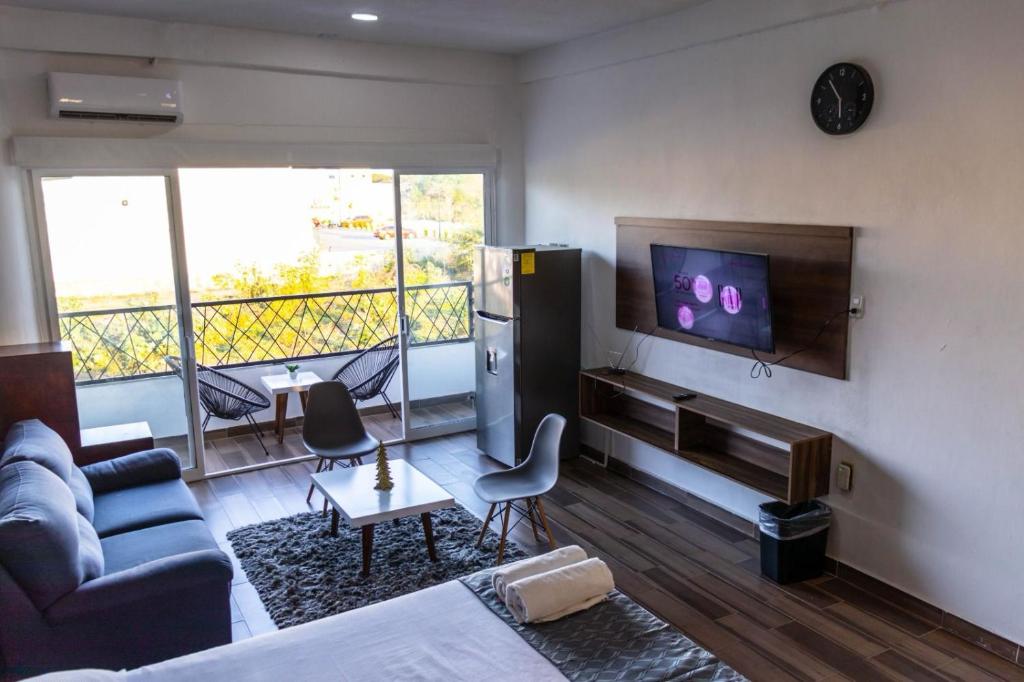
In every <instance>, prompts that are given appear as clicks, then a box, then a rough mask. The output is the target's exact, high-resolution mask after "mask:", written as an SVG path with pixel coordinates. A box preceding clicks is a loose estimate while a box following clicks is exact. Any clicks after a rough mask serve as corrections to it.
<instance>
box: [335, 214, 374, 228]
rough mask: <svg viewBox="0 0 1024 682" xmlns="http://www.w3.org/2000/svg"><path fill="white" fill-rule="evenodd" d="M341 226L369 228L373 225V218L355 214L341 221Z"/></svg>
mask: <svg viewBox="0 0 1024 682" xmlns="http://www.w3.org/2000/svg"><path fill="white" fill-rule="evenodd" d="M341 227H355V228H359V229H364V230H367V229H370V228H371V227H373V218H372V217H370V216H368V215H357V216H355V217H352V218H346V219H345V220H342V221H341Z"/></svg>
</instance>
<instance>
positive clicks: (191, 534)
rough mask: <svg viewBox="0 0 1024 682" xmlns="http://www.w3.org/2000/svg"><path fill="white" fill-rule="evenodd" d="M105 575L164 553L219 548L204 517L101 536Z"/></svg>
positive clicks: (166, 555) (182, 552) (134, 565)
mask: <svg viewBox="0 0 1024 682" xmlns="http://www.w3.org/2000/svg"><path fill="white" fill-rule="evenodd" d="M100 544H101V545H102V546H103V560H104V563H105V564H106V575H110V574H111V573H117V572H118V571H126V570H128V569H129V568H134V567H136V566H140V565H142V564H145V563H148V562H150V561H156V560H157V559H163V558H165V557H170V556H175V555H178V554H185V553H186V552H198V551H200V550H204V549H219V548H218V547H217V542H216V540H214V539H213V536H212V535H211V534H210V530H209V528H207V527H206V523H205V522H204V521H179V522H177V523H165V524H163V525H160V526H153V527H152V528H143V529H141V530H133V531H130V532H128V533H118V534H117V535H111V536H110V537H107V538H103V539H101V540H100Z"/></svg>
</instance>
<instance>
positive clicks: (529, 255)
mask: <svg viewBox="0 0 1024 682" xmlns="http://www.w3.org/2000/svg"><path fill="white" fill-rule="evenodd" d="M535 255H536V254H535V253H534V252H533V251H527V252H525V253H524V254H523V258H522V267H521V268H520V269H519V272H520V274H523V275H532V274H533V273H534V272H535V266H534V256H535Z"/></svg>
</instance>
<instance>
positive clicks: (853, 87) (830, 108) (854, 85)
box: [811, 62, 875, 135]
mask: <svg viewBox="0 0 1024 682" xmlns="http://www.w3.org/2000/svg"><path fill="white" fill-rule="evenodd" d="M874 101H875V88H874V85H873V84H872V83H871V76H870V75H869V74H868V72H867V71H865V70H864V69H863V68H861V67H859V66H857V65H856V64H849V63H847V62H841V63H839V64H833V65H832V66H830V67H828V68H827V69H825V72H824V73H822V74H821V76H819V77H818V81H817V82H816V83H815V84H814V90H812V91H811V116H812V117H814V122H815V123H817V124H818V127H819V128H821V129H822V130H823V131H825V132H826V133H828V134H829V135H846V134H847V133H852V132H853V131H854V130H856V129H857V128H860V127H861V125H863V124H864V121H866V120H867V118H868V114H870V113H871V105H872V104H873V103H874Z"/></svg>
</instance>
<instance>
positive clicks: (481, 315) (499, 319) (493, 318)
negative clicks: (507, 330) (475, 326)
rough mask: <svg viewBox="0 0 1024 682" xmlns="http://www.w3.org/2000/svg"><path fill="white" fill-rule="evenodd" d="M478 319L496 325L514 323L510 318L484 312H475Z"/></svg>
mask: <svg viewBox="0 0 1024 682" xmlns="http://www.w3.org/2000/svg"><path fill="white" fill-rule="evenodd" d="M473 312H475V313H476V316H477V318H478V319H481V320H486V321H488V322H493V323H495V324H501V325H505V324H508V323H509V322H511V321H512V318H510V317H503V316H501V315H494V314H493V313H488V312H484V311H483V310H475V311H473Z"/></svg>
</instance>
